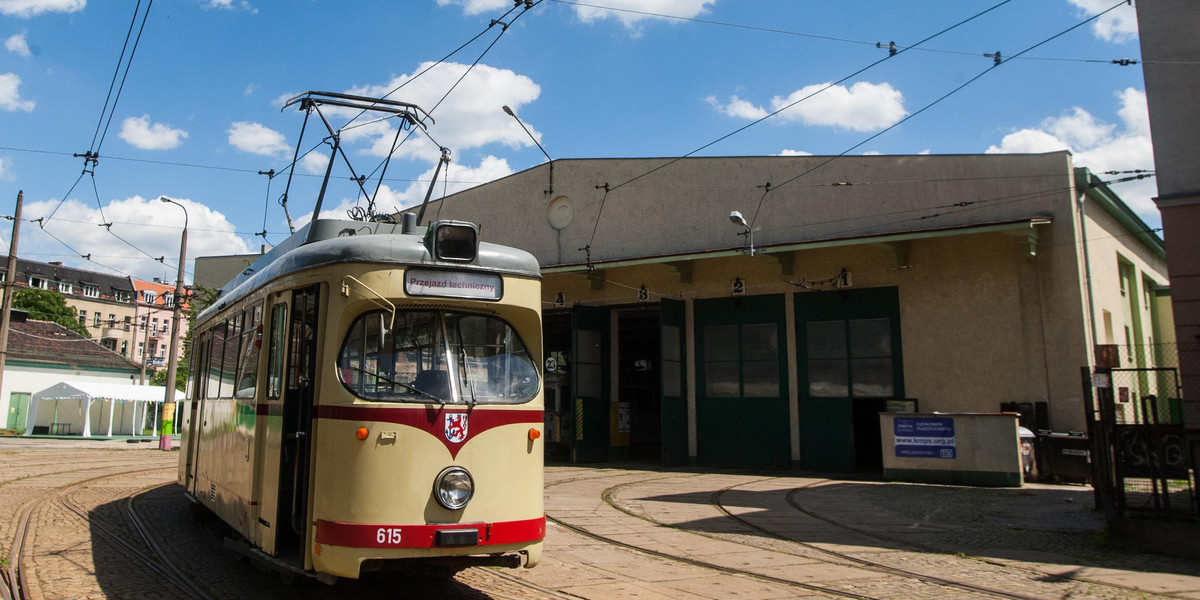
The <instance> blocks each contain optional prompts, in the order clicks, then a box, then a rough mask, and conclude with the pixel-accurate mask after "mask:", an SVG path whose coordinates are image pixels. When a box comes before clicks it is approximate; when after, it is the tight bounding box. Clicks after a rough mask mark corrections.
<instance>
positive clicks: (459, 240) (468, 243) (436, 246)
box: [425, 221, 479, 263]
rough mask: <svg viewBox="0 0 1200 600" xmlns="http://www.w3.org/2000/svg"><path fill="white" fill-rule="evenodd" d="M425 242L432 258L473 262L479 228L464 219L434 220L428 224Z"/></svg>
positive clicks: (477, 248) (477, 244) (477, 249)
mask: <svg viewBox="0 0 1200 600" xmlns="http://www.w3.org/2000/svg"><path fill="white" fill-rule="evenodd" d="M425 244H426V247H427V248H428V249H429V253H430V254H432V255H433V258H434V260H439V261H445V262H456V263H469V262H474V261H475V257H476V256H478V254H479V229H478V228H477V227H475V225H474V224H472V223H467V222H464V221H436V222H434V223H433V224H432V225H430V226H429V230H428V234H427V235H426V238H425Z"/></svg>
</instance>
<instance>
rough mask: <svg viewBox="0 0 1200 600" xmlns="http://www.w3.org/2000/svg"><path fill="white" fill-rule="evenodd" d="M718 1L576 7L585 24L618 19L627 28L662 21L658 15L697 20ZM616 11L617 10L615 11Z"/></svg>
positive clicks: (632, 0) (628, 0)
mask: <svg viewBox="0 0 1200 600" xmlns="http://www.w3.org/2000/svg"><path fill="white" fill-rule="evenodd" d="M715 3H716V0H605V2H604V6H605V7H608V8H601V7H599V6H586V5H583V4H577V5H575V15H576V16H578V17H579V19H580V20H581V21H583V22H585V23H591V22H593V21H596V20H599V19H617V20H619V21H621V23H622V24H623V25H625V26H626V27H630V28H632V27H633V26H634V25H636V24H638V23H640V22H641V21H644V20H646V19H662V18H664V17H659V16H657V15H669V16H671V17H682V18H685V19H691V18H695V17H697V16H699V15H701V14H703V13H704V12H706V11H707V10H708V5H710V4H715ZM614 9H615V10H614Z"/></svg>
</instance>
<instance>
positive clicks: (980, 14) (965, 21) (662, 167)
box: [586, 0, 1012, 249]
mask: <svg viewBox="0 0 1200 600" xmlns="http://www.w3.org/2000/svg"><path fill="white" fill-rule="evenodd" d="M1011 1H1012V0H1001V2H999V3H997V4H994V5H992V6H990V7H988V8H986V9H984V10H982V11H980V12H978V13H975V14H974V15H972V16H970V17H968V18H966V19H964V20H962V21H959V22H957V23H955V24H954V25H951V26H949V27H947V28H945V29H942V30H941V31H938V32H937V33H934V34H932V35H930V36H927V37H925V38H924V39H922V40H920V41H918V42H917V43H915V44H913V45H912V46H909V47H907V48H905V49H903V50H900V51H898V52H896V53H895V54H891V53H889V54H888V55H887V56H885V57H883V58H881V59H879V60H876V61H874V62H872V63H870V64H868V65H867V66H865V67H862V68H861V69H858V70H856V71H854V72H853V73H850V74H849V75H846V76H845V77H842V78H841V79H838V80H837V81H835V82H832V83H829V84H828V85H825V86H823V87H821V88H820V89H818V90H816V91H814V92H812V93H810V94H808V95H806V96H804V97H803V98H800V99H797V100H796V101H794V102H791V103H789V104H787V105H786V106H783V107H781V108H779V109H777V110H775V111H774V112H771V113H769V114H767V115H765V116H763V117H760V118H758V119H755V120H753V121H751V122H750V123H747V124H746V125H743V126H741V127H739V128H737V129H735V130H733V131H731V132H729V133H727V134H725V135H723V136H721V137H719V138H717V139H716V140H713V141H711V142H709V143H707V144H705V145H703V146H701V147H699V148H696V149H695V150H692V151H691V152H688V153H687V154H684V155H682V156H679V157H676V158H673V159H671V160H669V161H667V162H665V163H663V164H661V165H659V166H657V167H655V168H653V169H650V170H649V171H646V172H644V173H642V174H640V175H637V176H635V177H633V178H631V179H628V180H626V181H624V182H622V183H619V184H617V185H616V186H611V187H610V186H609V185H608V184H607V183H605V184H604V185H605V195H604V197H605V199H607V198H608V192H610V191H613V190H616V189H619V188H621V187H623V186H625V185H628V184H630V183H632V182H634V181H637V180H638V179H641V178H643V177H645V176H647V175H650V174H651V173H655V172H657V171H659V170H662V169H664V168H666V167H668V166H670V165H673V164H675V163H677V162H679V161H681V160H683V159H684V158H687V157H689V156H692V155H694V154H696V153H698V152H701V151H703V150H704V149H706V148H709V147H711V146H713V145H715V144H717V143H719V142H721V141H724V140H726V139H728V138H730V137H733V136H734V135H737V134H739V133H741V132H743V131H745V130H747V129H749V128H751V127H753V126H755V125H757V124H759V123H761V122H763V121H766V120H767V119H770V118H772V117H774V116H775V115H778V114H779V113H781V112H783V111H785V110H788V109H790V108H792V107H794V106H796V105H797V104H800V103H801V102H804V101H805V100H808V99H809V98H812V97H813V96H815V95H817V94H819V93H821V92H824V91H825V90H828V89H830V88H832V87H834V86H836V85H839V84H841V83H843V82H845V81H847V80H849V79H850V78H852V77H856V76H858V75H860V74H862V73H863V72H865V71H867V70H869V69H872V68H874V67H875V66H877V65H879V64H881V63H883V62H886V61H888V60H890V59H892V58H895V57H896V56H899V55H900V54H903V53H904V52H907V51H909V50H911V49H912V48H915V47H917V46H920V45H921V44H923V43H925V42H928V41H929V40H932V39H934V38H937V37H939V36H941V35H944V34H946V33H948V32H950V31H952V30H954V29H956V28H958V27H961V26H963V25H965V24H966V23H969V22H971V21H973V20H975V19H978V18H979V17H982V16H983V15H986V14H988V13H990V12H992V11H994V10H996V9H998V8H1000V7H1001V6H1004V5H1005V4H1008V3H1009V2H1011ZM764 198H765V194H764ZM760 206H761V201H760ZM603 213H604V203H603V202H601V204H600V209H599V210H598V211H597V213H596V220H597V222H598V221H599V220H600V217H601V215H602V214H603ZM756 216H757V213H756ZM752 224H753V223H752ZM598 226H599V223H597V225H596V228H598ZM596 228H594V229H593V230H592V237H591V239H589V240H588V245H587V246H586V248H589V249H590V248H591V245H592V242H594V241H595V238H596Z"/></svg>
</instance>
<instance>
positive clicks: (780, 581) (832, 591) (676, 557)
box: [546, 472, 887, 600]
mask: <svg viewBox="0 0 1200 600" xmlns="http://www.w3.org/2000/svg"><path fill="white" fill-rule="evenodd" d="M628 475H629V474H628V473H627V472H622V473H618V474H616V475H612V476H611V477H613V478H615V477H620V476H626V477H627V476H628ZM699 475H700V474H696V476H699ZM605 478H606V477H586V478H577V479H567V480H561V481H556V482H553V484H547V486H546V487H547V488H549V487H552V486H553V485H561V484H565V483H575V482H578V481H580V480H598V479H605ZM660 479H662V477H649V478H644V479H638V480H636V481H630V482H625V483H621V484H618V485H615V486H611V487H609V488H607V489H606V490H605V491H604V492H603V493H602V494H601V498H602V499H603V501H604V502H605V503H606V504H608V505H609V506H610V507H612V508H613V509H615V510H618V511H620V512H622V513H624V514H627V515H629V516H631V517H634V518H637V519H641V520H644V521H648V522H650V523H653V524H655V525H659V526H663V527H672V528H674V529H680V530H683V531H689V530H684V529H681V528H678V527H674V526H672V525H669V524H665V523H661V522H658V521H655V520H652V519H647V518H645V517H643V516H641V515H637V514H634V513H633V512H631V511H628V510H626V509H625V508H624V507H621V506H619V505H618V504H617V503H615V502H614V501H613V499H612V496H611V493H612V492H613V491H615V490H617V489H620V488H624V487H628V486H632V485H638V484H642V483H648V482H652V481H656V480H660ZM546 520H547V521H549V522H551V523H554V524H555V525H558V526H559V527H562V528H563V529H566V530H568V531H571V532H573V533H575V534H577V535H581V536H584V537H586V538H590V539H593V540H596V541H599V542H603V543H606V544H610V545H613V546H617V547H620V548H625V549H626V550H631V551H634V552H638V553H641V554H645V555H648V556H654V557H656V558H661V559H664V560H669V561H673V562H678V563H681V564H685V565H690V566H694V567H699V568H703V569H708V570H711V571H716V572H719V573H724V574H727V575H735V576H740V577H746V578H749V579H754V580H757V581H762V582H765V583H771V584H775V585H783V586H787V587H791V588H798V589H802V590H805V591H808V592H817V593H822V594H829V595H831V596H835V597H839V598H858V599H861V600H887V599H884V598H874V597H872V596H866V595H863V594H862V593H859V592H851V591H846V590H841V589H838V588H834V587H829V586H824V585H819V584H813V583H805V582H801V581H796V580H793V579H787V578H783V577H775V576H772V575H767V574H764V573H760V572H756V571H750V570H748V569H739V568H736V567H731V566H728V565H721V564H717V563H714V562H711V561H704V560H699V559H695V558H691V557H688V556H684V555H680V554H673V553H670V552H663V551H660V550H655V549H653V548H647V547H645V546H640V545H637V544H632V543H629V542H624V541H621V540H618V539H615V538H613V537H611V536H606V535H602V534H599V533H596V532H594V531H590V530H588V529H587V528H585V527H580V526H577V525H572V524H571V523H569V522H567V521H565V520H563V519H561V518H558V517H555V516H553V515H550V514H547V515H546ZM689 532H690V533H697V534H699V535H704V534H703V533H699V532H692V531H689ZM714 539H721V538H714Z"/></svg>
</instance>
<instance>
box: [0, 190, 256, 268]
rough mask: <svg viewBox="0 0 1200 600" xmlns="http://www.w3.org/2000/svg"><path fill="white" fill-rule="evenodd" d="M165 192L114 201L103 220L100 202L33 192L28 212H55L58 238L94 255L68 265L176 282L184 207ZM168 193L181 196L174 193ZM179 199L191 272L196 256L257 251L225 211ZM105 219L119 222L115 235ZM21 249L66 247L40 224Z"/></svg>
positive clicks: (50, 227) (55, 251)
mask: <svg viewBox="0 0 1200 600" xmlns="http://www.w3.org/2000/svg"><path fill="white" fill-rule="evenodd" d="M160 195H163V194H151V195H150V196H149V197H148V198H147V197H143V196H140V195H135V196H133V197H130V198H126V199H114V200H110V201H109V202H108V203H107V204H106V205H105V206H104V207H103V219H102V218H101V212H100V210H101V209H99V208H97V207H96V205H95V202H94V200H93V201H92V202H90V203H84V202H81V201H80V200H77V199H74V198H71V199H68V200H66V201H65V202H63V203H62V204H61V205H60V204H59V202H58V199H56V198H51V199H48V200H42V201H29V200H28V195H27V201H26V203H25V206H24V208H23V210H24V211H25V213H24V214H26V215H29V218H31V219H37V218H40V217H46V216H49V215H50V213H51V212H54V217H53V218H51V219H49V220H48V221H46V222H45V230H46V232H47V233H49V234H52V235H53V236H54V237H55V238H58V239H61V240H69V243H70V244H71V248H73V249H75V250H77V251H79V252H81V253H88V254H91V256H92V261H90V262H89V261H85V260H83V259H82V258H80V257H77V256H73V257H69V258H66V257H64V258H62V260H63V262H64V263H66V264H67V265H68V266H76V267H80V268H85V269H91V270H98V269H102V268H103V267H108V268H109V269H111V270H113V271H114V272H116V273H117V274H129V275H132V276H134V277H136V278H138V279H146V280H151V279H153V278H155V277H161V278H163V279H165V280H171V281H173V280H174V279H175V276H176V272H177V271H176V270H177V268H178V262H177V261H178V260H179V240H180V234H181V232H182V231H183V217H184V211H183V210H180V209H179V207H178V206H169V205H167V204H164V203H162V202H160V201H159V200H158V198H159V196H160ZM165 195H167V196H171V197H172V198H175V197H174V196H172V194H170V193H166V194H165ZM176 200H177V201H178V202H179V203H180V204H182V205H183V206H184V208H185V209H186V210H187V217H188V243H187V256H188V260H187V269H186V270H187V271H190V270H191V266H192V264H193V263H192V260H193V258H194V257H196V256H214V255H225V254H240V253H247V252H252V251H254V250H256V248H255V247H254V245H253V244H250V243H247V242H246V241H245V240H244V239H242V238H241V237H240V236H238V235H237V234H236V233H235V231H236V229H235V227H234V226H233V223H231V222H229V220H228V219H227V218H226V217H225V215H223V214H221V213H219V212H216V211H214V210H212V209H210V208H209V207H207V206H205V205H204V204H201V203H199V202H196V201H193V200H190V199H177V198H176ZM56 207H57V210H55V209H56ZM102 220H103V221H104V222H111V223H112V224H113V225H112V228H111V231H112V233H109V230H107V229H105V228H104V227H98V226H97V225H98V224H99V223H101V221H102ZM26 231H28V233H26ZM113 234H116V235H113ZM117 236H120V239H118V237H117ZM122 240H125V241H127V242H129V243H128V244H126V243H125V241H122ZM130 245H132V246H133V247H132V248H131V247H130ZM135 248H136V249H135ZM21 250H22V253H28V254H29V255H47V256H61V255H62V254H63V253H64V251H65V250H66V249H65V248H64V247H63V245H62V244H61V243H59V242H58V241H55V240H54V239H53V238H51V237H50V236H48V235H46V233H43V232H42V231H41V230H40V229H39V228H37V227H30V228H28V230H23V231H22V232H21ZM139 250H140V251H139ZM159 256H162V257H164V262H162V263H160V262H158V261H156V260H154V258H156V257H159ZM186 278H187V276H186V275H185V279H186Z"/></svg>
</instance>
